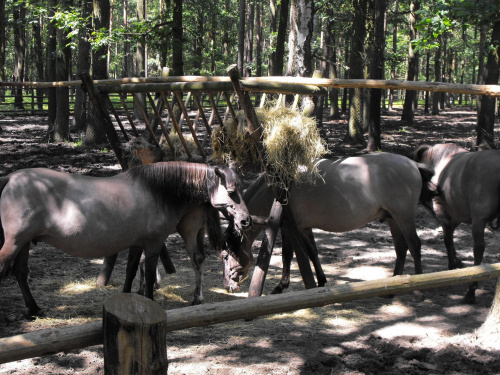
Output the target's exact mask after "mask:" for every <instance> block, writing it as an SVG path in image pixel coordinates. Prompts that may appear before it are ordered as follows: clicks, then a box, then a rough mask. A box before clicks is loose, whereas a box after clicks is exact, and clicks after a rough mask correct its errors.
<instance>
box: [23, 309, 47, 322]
mask: <svg viewBox="0 0 500 375" xmlns="http://www.w3.org/2000/svg"><path fill="white" fill-rule="evenodd" d="M44 315H45V312H44V311H43V310H42V309H40V308H36V309H34V310H30V309H26V312H25V313H24V317H25V318H26V320H30V321H32V320H35V319H36V318H39V317H43V316H44Z"/></svg>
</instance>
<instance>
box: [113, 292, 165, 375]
mask: <svg viewBox="0 0 500 375" xmlns="http://www.w3.org/2000/svg"><path fill="white" fill-rule="evenodd" d="M103 332H104V374H105V375H156V374H167V373H168V371H167V370H168V361H167V315H166V313H165V310H163V309H162V308H161V307H160V305H158V304H157V303H156V302H154V301H152V300H150V299H148V298H146V297H143V296H140V295H137V294H130V293H127V294H125V293H120V294H115V295H113V296H111V297H109V298H108V299H107V300H106V301H104V306H103Z"/></svg>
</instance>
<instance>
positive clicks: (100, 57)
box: [83, 0, 110, 144]
mask: <svg viewBox="0 0 500 375" xmlns="http://www.w3.org/2000/svg"><path fill="white" fill-rule="evenodd" d="M109 12H110V6H109V0H98V1H97V0H96V1H94V2H93V29H94V30H108V29H109ZM107 55H108V47H107V45H103V46H100V47H99V48H97V49H94V50H92V78H93V79H108V77H109V73H108V65H107ZM95 116H96V111H93V110H92V109H90V108H89V111H88V116H87V120H88V123H87V128H86V131H85V136H84V138H83V143H84V144H102V143H107V137H106V134H105V133H104V131H103V130H102V129H101V128H100V126H99V120H98V119H97V118H96V117H95Z"/></svg>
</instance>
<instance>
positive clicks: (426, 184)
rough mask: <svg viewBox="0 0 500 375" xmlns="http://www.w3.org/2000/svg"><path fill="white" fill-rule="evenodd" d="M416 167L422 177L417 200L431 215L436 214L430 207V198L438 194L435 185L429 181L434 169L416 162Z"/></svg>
mask: <svg viewBox="0 0 500 375" xmlns="http://www.w3.org/2000/svg"><path fill="white" fill-rule="evenodd" d="M417 168H418V171H419V172H420V177H421V178H422V189H421V190H420V197H419V199H418V200H419V202H420V204H422V206H424V207H425V208H426V209H427V210H428V211H429V212H430V213H431V214H432V215H433V216H436V213H435V212H434V209H433V208H432V200H433V199H434V198H435V197H437V196H438V189H437V186H436V185H435V184H434V183H433V182H432V181H431V179H432V177H433V176H434V169H433V168H431V167H429V166H428V165H426V164H422V163H417Z"/></svg>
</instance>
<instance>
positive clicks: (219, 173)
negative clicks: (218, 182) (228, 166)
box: [214, 167, 224, 179]
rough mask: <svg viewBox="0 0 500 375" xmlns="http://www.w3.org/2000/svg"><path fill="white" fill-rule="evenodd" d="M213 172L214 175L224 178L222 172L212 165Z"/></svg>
mask: <svg viewBox="0 0 500 375" xmlns="http://www.w3.org/2000/svg"><path fill="white" fill-rule="evenodd" d="M214 172H215V175H216V176H217V177H219V178H220V179H223V178H224V173H222V171H221V170H220V168H219V167H214Z"/></svg>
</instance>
